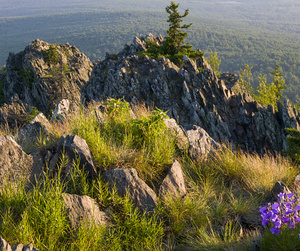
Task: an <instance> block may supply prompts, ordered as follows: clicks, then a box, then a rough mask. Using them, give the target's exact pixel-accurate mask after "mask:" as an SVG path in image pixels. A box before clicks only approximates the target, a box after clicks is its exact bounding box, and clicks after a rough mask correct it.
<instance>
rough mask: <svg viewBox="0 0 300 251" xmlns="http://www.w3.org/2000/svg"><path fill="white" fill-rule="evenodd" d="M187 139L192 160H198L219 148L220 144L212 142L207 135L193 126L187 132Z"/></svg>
mask: <svg viewBox="0 0 300 251" xmlns="http://www.w3.org/2000/svg"><path fill="white" fill-rule="evenodd" d="M186 133H187V137H188V140H189V145H190V146H189V155H190V156H191V157H192V158H193V159H200V158H201V157H205V156H207V154H208V153H209V152H210V151H212V150H215V149H217V148H219V147H220V144H219V143H217V142H216V141H215V140H213V139H212V138H211V137H210V136H209V135H208V133H207V132H206V131H205V130H204V129H203V128H201V127H199V126H194V127H193V129H192V130H188V131H187V132H186Z"/></svg>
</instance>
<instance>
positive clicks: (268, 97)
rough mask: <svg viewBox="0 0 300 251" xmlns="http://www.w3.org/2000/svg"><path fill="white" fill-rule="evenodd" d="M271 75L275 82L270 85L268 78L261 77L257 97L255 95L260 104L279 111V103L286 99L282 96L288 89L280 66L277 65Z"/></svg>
mask: <svg viewBox="0 0 300 251" xmlns="http://www.w3.org/2000/svg"><path fill="white" fill-rule="evenodd" d="M271 73H272V75H273V82H272V83H270V84H268V83H267V77H266V76H263V75H260V76H259V78H258V79H259V86H258V88H257V95H255V98H256V99H257V101H258V102H259V103H262V104H264V105H272V106H273V107H274V108H275V109H277V102H278V101H280V99H281V98H283V97H285V96H284V95H283V94H282V91H283V90H284V89H285V88H286V86H285V85H284V83H285V80H284V79H283V77H282V72H281V69H280V67H279V65H278V64H276V68H275V70H274V71H272V72H271Z"/></svg>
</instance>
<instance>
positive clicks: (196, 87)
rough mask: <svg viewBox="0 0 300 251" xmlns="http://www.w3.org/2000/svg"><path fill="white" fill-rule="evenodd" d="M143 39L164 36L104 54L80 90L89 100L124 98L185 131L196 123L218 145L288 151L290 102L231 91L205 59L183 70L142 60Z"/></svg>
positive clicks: (295, 121)
mask: <svg viewBox="0 0 300 251" xmlns="http://www.w3.org/2000/svg"><path fill="white" fill-rule="evenodd" d="M145 39H147V40H151V41H154V42H156V43H157V44H161V43H162V41H163V40H162V37H161V36H159V37H154V36H153V35H152V34H149V35H148V37H146V38H135V40H134V43H133V44H131V45H126V46H125V48H124V49H123V50H122V51H121V52H120V53H119V54H113V55H107V56H106V58H105V60H103V61H101V62H98V63H97V64H96V65H95V67H94V69H93V72H92V75H91V78H90V82H89V83H88V84H87V85H86V86H85V87H84V88H83V91H82V99H84V100H86V101H87V102H92V101H95V100H96V101H98V100H105V99H106V98H108V97H113V98H123V97H124V98H125V100H126V101H128V102H130V103H132V104H137V103H138V102H141V101H142V102H145V104H146V105H148V106H154V107H158V108H159V109H162V110H164V111H168V115H169V116H170V117H171V118H174V119H176V120H177V121H179V124H181V125H182V126H184V127H185V129H191V128H192V126H193V125H198V126H200V127H202V128H203V129H204V130H206V131H207V132H208V134H209V135H210V136H211V137H212V138H213V139H214V140H216V141H218V142H221V141H224V142H230V143H233V144H235V145H239V146H241V147H242V148H243V149H248V150H249V151H256V152H259V153H262V152H264V150H265V149H268V150H271V151H282V150H283V149H286V133H285V130H284V129H285V128H288V127H294V128H297V129H299V128H300V127H299V122H300V118H299V114H298V113H297V111H296V110H295V109H293V108H292V107H291V105H290V104H289V101H288V100H285V101H284V103H283V104H281V103H279V104H278V111H276V110H275V109H274V108H273V107H272V106H268V107H265V106H262V105H260V104H258V103H257V102H256V101H255V100H253V98H252V97H251V96H249V95H246V94H241V93H238V94H236V93H234V92H233V90H231V89H230V87H231V86H232V83H230V85H231V86H228V87H227V86H226V83H225V81H224V80H218V78H217V77H216V75H215V73H214V72H213V71H212V69H211V67H210V65H209V64H208V63H207V62H206V60H205V58H204V57H202V58H199V59H198V60H196V61H193V60H190V59H189V58H187V57H184V63H185V66H184V67H181V68H179V67H177V66H176V65H174V64H173V63H172V62H170V60H169V59H167V58H165V57H162V58H160V59H158V60H154V59H149V58H148V57H147V56H146V57H144V58H143V57H142V56H140V55H139V52H141V51H143V50H147V44H146V42H145Z"/></svg>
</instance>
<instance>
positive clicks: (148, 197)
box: [103, 168, 157, 212]
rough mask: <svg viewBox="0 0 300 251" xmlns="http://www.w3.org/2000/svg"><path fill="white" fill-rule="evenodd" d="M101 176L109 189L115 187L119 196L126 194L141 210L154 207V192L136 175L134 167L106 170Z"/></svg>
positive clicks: (155, 203)
mask: <svg viewBox="0 0 300 251" xmlns="http://www.w3.org/2000/svg"><path fill="white" fill-rule="evenodd" d="M103 177H104V180H105V181H106V182H108V184H109V187H110V189H113V188H114V187H115V188H116V189H117V191H118V193H119V194H120V195H121V196H124V195H126V194H128V195H129V197H130V198H131V199H132V201H133V202H134V204H135V205H136V206H137V207H138V208H139V209H140V210H141V211H142V212H151V211H153V210H154V208H155V207H156V205H157V196H156V194H155V192H154V191H153V190H152V189H151V188H150V187H149V186H148V185H147V184H146V183H145V182H144V181H143V180H142V179H140V178H139V177H138V174H137V171H136V170H135V169H134V168H126V169H113V170H108V171H106V172H104V173H103Z"/></svg>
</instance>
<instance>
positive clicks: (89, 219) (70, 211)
mask: <svg viewBox="0 0 300 251" xmlns="http://www.w3.org/2000/svg"><path fill="white" fill-rule="evenodd" d="M63 199H64V205H65V208H66V209H67V216H68V219H69V221H70V224H71V227H72V228H73V229H77V228H78V227H79V226H80V225H81V224H82V223H91V224H95V225H106V224H107V223H109V222H110V220H109V217H108V215H107V214H106V213H105V212H102V211H100V209H99V206H98V204H97V203H96V201H95V200H94V199H92V198H91V197H89V196H86V195H84V196H79V195H76V194H67V193H65V194H63Z"/></svg>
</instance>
